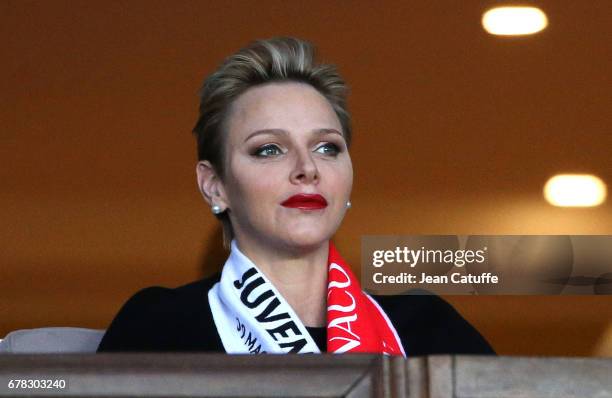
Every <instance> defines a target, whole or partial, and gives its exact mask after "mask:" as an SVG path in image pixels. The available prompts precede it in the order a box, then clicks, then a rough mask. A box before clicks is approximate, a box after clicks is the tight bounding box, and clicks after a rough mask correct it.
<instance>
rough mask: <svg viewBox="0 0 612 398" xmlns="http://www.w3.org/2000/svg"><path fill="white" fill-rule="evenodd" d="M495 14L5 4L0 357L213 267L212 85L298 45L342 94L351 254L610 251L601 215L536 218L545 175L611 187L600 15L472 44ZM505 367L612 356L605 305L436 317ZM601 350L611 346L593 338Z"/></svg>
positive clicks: (547, 209) (476, 6) (592, 8)
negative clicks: (332, 74) (49, 331)
mask: <svg viewBox="0 0 612 398" xmlns="http://www.w3.org/2000/svg"><path fill="white" fill-rule="evenodd" d="M497 3H500V2H495V1H433V2H432V1H397V2H376V5H375V3H374V2H370V1H334V2H328V1H309V2H298V1H257V2H255V1H252V2H246V1H239V2H230V3H229V4H228V3H227V2H220V1H215V2H212V1H210V2H205V1H198V2H184V1H182V2H181V1H163V2H160V1H129V2H128V1H111V2H108V1H97V2H63V1H34V2H32V1H6V0H4V1H2V2H0V37H2V42H3V44H2V46H0V53H1V60H2V62H1V63H0V68H1V76H2V86H1V91H0V99H1V101H2V106H1V109H0V112H1V113H0V118H1V122H2V123H1V126H2V127H1V129H2V130H1V135H0V140H1V141H0V142H1V145H0V159H1V162H2V163H1V164H2V167H0V181H1V185H0V223H1V224H0V225H1V227H0V240H1V242H2V246H1V251H0V267H1V268H0V337H2V336H3V335H4V334H6V333H8V332H9V331H11V330H14V329H21V328H32V327H42V326H82V327H92V328H105V327H106V326H107V325H108V323H109V322H110V320H111V319H112V317H113V315H114V314H115V313H116V311H117V310H118V308H119V307H120V305H121V304H122V303H123V302H124V301H125V300H126V299H127V298H128V297H129V296H130V295H131V294H132V293H134V292H135V291H136V290H138V289H140V288H142V287H146V286H150V285H165V286H177V285H180V284H184V283H187V282H189V281H191V280H194V279H196V278H199V277H201V276H203V275H205V274H208V273H210V272H212V269H213V268H214V267H216V266H218V265H219V264H220V263H222V261H223V257H224V254H223V252H221V251H220V249H219V236H218V232H219V231H218V227H217V223H216V220H215V219H214V218H213V217H212V216H211V215H210V212H209V209H208V208H207V207H206V206H205V205H204V204H203V202H202V200H201V199H200V194H199V192H198V190H197V188H196V183H195V162H196V155H195V153H196V151H195V142H194V138H193V137H192V136H191V132H190V131H191V129H192V127H193V125H194V123H195V120H196V115H197V106H198V103H197V95H196V93H197V90H198V88H199V86H200V84H201V82H202V81H203V78H204V76H205V75H207V74H208V73H210V72H211V71H213V69H214V68H215V66H216V65H218V64H219V63H220V61H221V60H222V59H223V58H224V57H225V56H227V55H229V54H230V53H232V52H233V51H235V50H237V49H238V48H240V47H242V46H243V45H245V44H246V43H248V42H249V41H251V40H253V39H256V38H267V37H271V36H275V35H295V36H298V37H302V38H305V39H309V40H311V41H313V42H314V43H315V44H316V45H317V46H318V48H319V50H320V54H321V56H322V58H323V59H324V60H327V61H330V62H333V63H335V64H337V65H338V66H339V68H340V70H341V72H342V73H343V74H344V76H345V78H346V79H347V80H348V82H349V84H350V86H351V88H352V93H351V96H350V106H351V110H352V113H353V123H354V131H355V134H354V145H353V147H352V156H353V162H354V166H355V186H354V193H353V197H352V202H353V208H352V209H351V210H350V212H349V215H348V216H347V218H346V220H345V222H344V224H343V226H342V228H341V230H340V231H339V232H338V234H337V237H336V242H337V245H338V246H339V248H340V250H341V252H342V253H343V254H344V256H345V257H346V258H347V260H349V261H350V262H351V263H352V264H353V267H354V268H355V269H358V268H359V250H360V237H361V235H364V234H426V233H427V234H438V233H441V234H475V233H478V234H612V211H611V210H612V202H611V201H610V200H608V202H607V203H606V204H604V205H603V206H600V207H597V208H593V209H560V208H554V207H551V206H549V205H547V204H546V203H545V201H544V199H543V197H542V194H541V190H542V186H543V184H544V182H545V181H546V179H547V178H548V177H550V176H551V175H553V174H555V173H558V172H591V173H595V174H597V175H598V176H600V177H601V178H603V179H604V180H605V181H607V182H608V185H611V184H612V159H611V155H612V134H611V133H612V131H611V126H612V111H611V109H612V73H611V71H612V34H611V31H612V3H610V2H608V1H588V2H584V1H573V0H563V1H560V0H554V1H553V0H550V1H539V2H528V3H525V2H523V4H536V5H539V6H540V7H541V8H542V9H543V10H544V11H545V12H546V13H547V14H548V16H549V19H550V26H549V28H548V29H547V30H545V31H544V32H542V33H541V34H538V35H535V36H533V37H527V38H514V39H509V38H498V37H493V36H490V35H488V34H486V33H485V32H484V31H483V29H482V28H481V25H480V18H481V15H482V13H483V11H485V10H486V9H487V8H488V7H490V6H491V5H494V4H497ZM448 300H450V301H451V302H452V303H453V304H454V305H455V306H456V308H457V309H458V310H460V312H461V313H462V314H463V315H464V316H465V317H467V318H468V319H469V320H470V321H471V322H472V323H473V324H474V325H476V326H477V327H478V328H479V330H481V332H482V333H483V334H484V335H485V336H486V337H487V339H488V340H489V341H491V343H492V344H493V345H494V347H495V348H496V349H497V351H498V352H499V353H501V354H554V355H612V323H611V315H610V314H612V297H610V296H608V297H449V298H448ZM606 336H607V337H606Z"/></svg>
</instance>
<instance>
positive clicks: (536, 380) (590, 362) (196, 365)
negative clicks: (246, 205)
mask: <svg viewBox="0 0 612 398" xmlns="http://www.w3.org/2000/svg"><path fill="white" fill-rule="evenodd" d="M17 380H26V381H29V380H33V381H36V380H39V382H38V388H31V389H28V388H15V381H17ZM40 380H50V381H53V380H64V381H65V383H66V385H65V387H64V388H63V389H62V388H45V389H43V388H41V382H40ZM11 381H12V383H13V384H12V386H13V388H10V387H9V383H11ZM0 382H1V383H2V385H0V396H49V395H55V396H84V397H93V396H96V397H101V396H102V397H117V396H122V397H123V396H135V397H153V396H155V397H162V396H163V397H182V396H189V397H254V396H257V397H410V398H429V397H431V398H464V397H465V398H491V397H502V398H503V397H513V398H514V397H516V398H518V397H524V398H531V397H534V398H535V397H538V398H544V397H550V398H553V397H554V398H561V397H568V398H569V397H576V398H584V397H598V398H604V397H612V358H544V357H538V358H534V357H490V356H487V357H484V356H482V357H479V356H430V357H423V358H410V359H408V360H404V359H401V358H395V357H394V358H390V357H383V356H375V355H337V356H333V355H307V356H297V355H282V356H276V355H263V356H256V357H254V356H229V355H221V354H98V355H80V354H79V355H0ZM20 383H21V384H22V385H21V386H22V387H23V383H22V382H20ZM32 384H35V383H34V382H32V383H30V385H32ZM58 384H59V383H56V385H58Z"/></svg>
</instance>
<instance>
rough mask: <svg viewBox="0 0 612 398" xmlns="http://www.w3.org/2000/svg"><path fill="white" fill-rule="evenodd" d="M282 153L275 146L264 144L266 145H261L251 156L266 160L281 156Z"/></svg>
mask: <svg viewBox="0 0 612 398" xmlns="http://www.w3.org/2000/svg"><path fill="white" fill-rule="evenodd" d="M282 153H283V151H281V149H280V148H279V147H278V146H277V145H274V144H266V145H263V146H261V147H259V148H257V149H256V150H255V152H254V153H253V156H256V157H260V158H267V157H271V156H278V155H282Z"/></svg>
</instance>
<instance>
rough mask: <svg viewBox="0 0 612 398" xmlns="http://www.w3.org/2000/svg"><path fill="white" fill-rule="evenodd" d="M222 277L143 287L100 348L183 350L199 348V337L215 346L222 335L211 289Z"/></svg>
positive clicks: (200, 339)
mask: <svg viewBox="0 0 612 398" xmlns="http://www.w3.org/2000/svg"><path fill="white" fill-rule="evenodd" d="M219 278H220V275H219V274H215V275H213V276H211V277H210V278H206V279H202V280H199V281H196V282H192V283H189V284H187V285H184V286H181V287H178V288H174V289H169V288H164V287H159V286H154V287H148V288H146V289H142V290H140V291H139V292H137V293H136V294H134V295H133V296H132V297H130V299H128V300H127V301H126V303H125V304H124V305H123V307H121V309H120V310H119V312H118V313H117V315H116V316H115V318H114V319H113V321H112V323H111V324H110V326H109V328H108V330H107V331H106V333H105V335H104V337H103V338H102V341H101V343H100V346H99V347H98V352H101V351H183V350H191V349H197V348H198V347H199V346H198V343H197V342H198V341H202V342H204V343H202V344H206V342H208V343H211V344H212V346H215V344H213V343H216V341H215V340H214V338H215V337H217V338H218V336H216V328H215V326H214V322H213V320H212V314H211V313H210V308H209V305H208V291H209V290H210V288H211V287H212V286H213V285H214V284H215V283H216V282H218V281H219ZM198 334H199V338H198V336H197V335H198ZM206 337H208V339H206ZM200 348H202V349H204V348H205V346H202V347H200Z"/></svg>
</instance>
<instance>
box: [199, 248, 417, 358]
mask: <svg viewBox="0 0 612 398" xmlns="http://www.w3.org/2000/svg"><path fill="white" fill-rule="evenodd" d="M327 281H328V286H327V351H328V352H330V353H336V354H340V353H379V354H386V355H401V356H404V357H405V356H406V355H405V353H404V349H403V347H402V344H401V341H400V339H399V336H398V335H397V332H396V331H395V328H394V327H393V325H392V324H391V321H390V320H389V318H388V317H387V315H386V314H385V312H384V311H383V309H382V308H381V307H380V306H379V305H378V303H377V302H376V301H375V300H374V299H373V298H372V297H370V296H369V295H368V294H367V293H365V292H363V291H362V290H361V287H360V285H359V282H358V281H357V278H355V275H353V273H352V271H351V269H350V268H349V267H348V266H347V265H346V263H345V262H344V260H343V259H342V257H340V254H339V253H338V252H337V250H336V248H335V247H334V246H333V244H332V243H331V242H330V243H329V256H328V278H327ZM208 300H209V304H210V309H211V311H212V315H213V319H214V322H215V326H216V327H217V332H218V333H219V336H220V337H221V342H222V343H223V347H224V348H225V351H226V352H227V353H228V354H247V353H249V354H263V353H273V354H283V353H299V354H306V353H320V350H319V348H318V347H317V344H316V343H315V341H314V340H313V338H312V337H311V336H310V334H309V333H308V331H307V330H306V327H305V326H304V324H303V323H302V322H301V321H300V319H299V318H298V316H297V315H296V313H295V312H294V311H293V309H292V308H291V306H290V305H289V304H288V303H287V302H286V300H285V299H284V298H283V297H282V296H281V294H280V293H279V292H278V291H277V290H276V288H275V287H274V285H273V284H272V283H271V282H270V281H269V280H268V279H267V278H266V276H265V275H264V274H263V273H262V272H261V271H260V270H259V269H258V268H257V266H256V265H255V264H254V263H253V262H252V261H251V260H250V259H249V258H248V257H246V256H245V255H244V254H243V253H242V252H241V251H240V250H239V249H238V246H237V245H236V242H235V241H232V244H231V252H230V256H229V258H228V259H227V261H226V262H225V265H224V266H223V271H222V272H221V279H220V281H219V282H217V283H216V284H215V285H214V286H213V287H212V288H211V289H210V290H209V291H208Z"/></svg>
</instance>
